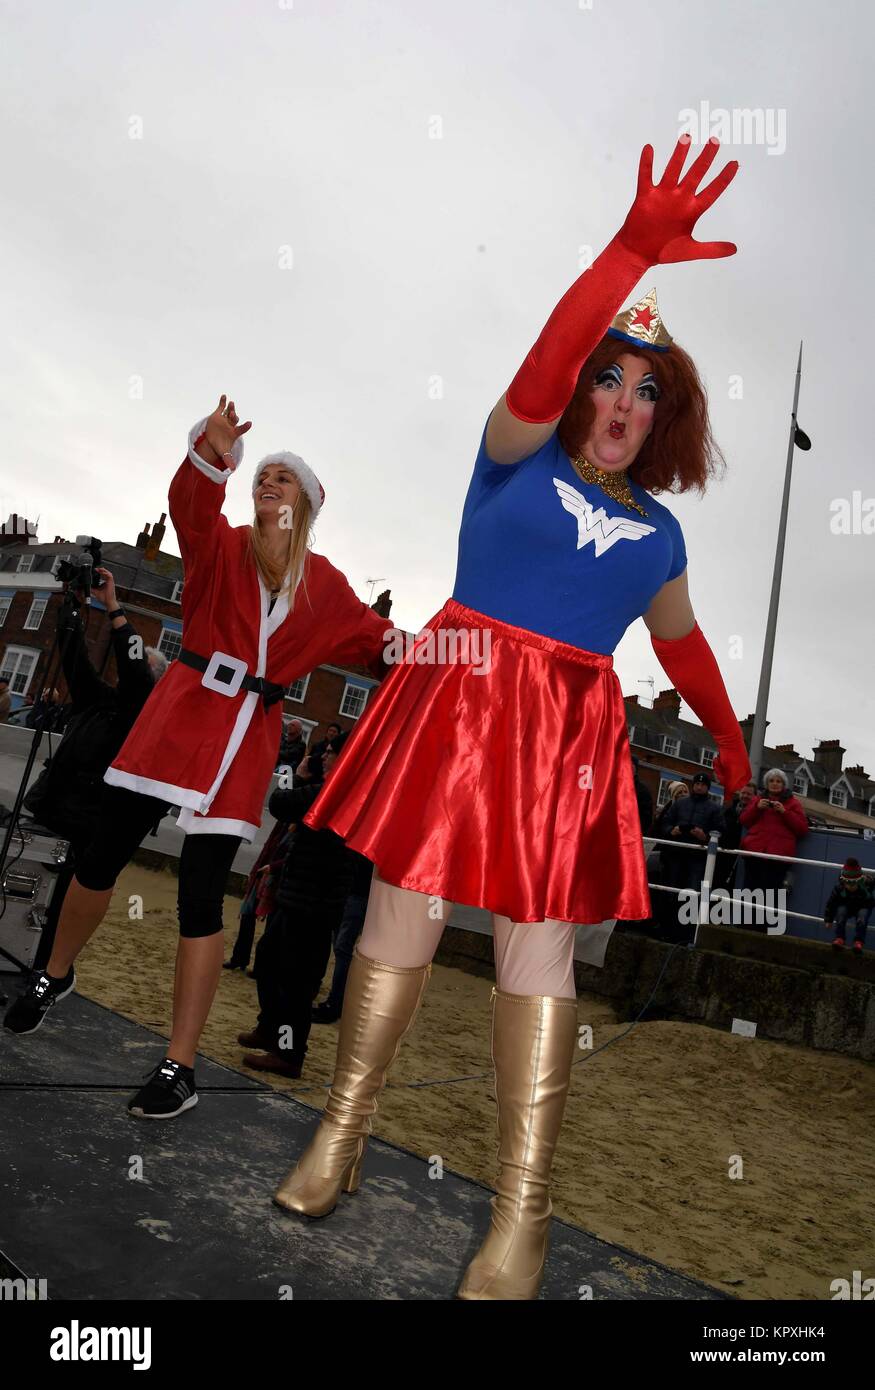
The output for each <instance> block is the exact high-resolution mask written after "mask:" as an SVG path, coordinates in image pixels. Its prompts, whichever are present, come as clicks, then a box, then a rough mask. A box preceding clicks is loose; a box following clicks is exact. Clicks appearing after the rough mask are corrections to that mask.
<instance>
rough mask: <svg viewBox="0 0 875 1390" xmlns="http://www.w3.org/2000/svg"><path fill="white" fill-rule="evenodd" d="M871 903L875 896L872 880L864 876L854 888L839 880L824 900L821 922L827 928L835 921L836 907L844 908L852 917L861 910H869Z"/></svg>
mask: <svg viewBox="0 0 875 1390" xmlns="http://www.w3.org/2000/svg"><path fill="white" fill-rule="evenodd" d="M873 901H875V894H873V883H872V879H871V878H867V877H866V875H865V874H864V875H863V877H862V878H861V879H860V881H859V883H858V884H857V885H856V887H854V888H852V887H851V886H850V884H848V883H843V882H842V880H841V879H839V881H838V883H837V884H836V886H835V888H834V889H833V890H832V892H831V893H830V895H829V897H828V898H827V900H826V906H825V907H824V909H823V920H824V922H825V923H826V924H827V926H829V924H830V923H831V922H834V921H835V915H836V908H837V907H846V908H847V909H848V914H849V916H854V915H855V914H856V913H857V912H859V911H860V910H861V909H862V908H870V907H871V906H872V903H873Z"/></svg>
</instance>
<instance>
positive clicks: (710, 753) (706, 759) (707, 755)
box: [702, 748, 717, 767]
mask: <svg viewBox="0 0 875 1390" xmlns="http://www.w3.org/2000/svg"><path fill="white" fill-rule="evenodd" d="M716 756H717V755H716V753H715V752H714V749H713V748H703V749H702V766H703V767H713V766H714V759H715V757H716Z"/></svg>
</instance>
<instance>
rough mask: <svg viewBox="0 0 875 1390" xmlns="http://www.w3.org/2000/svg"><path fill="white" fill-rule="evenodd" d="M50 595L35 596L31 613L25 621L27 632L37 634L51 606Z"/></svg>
mask: <svg viewBox="0 0 875 1390" xmlns="http://www.w3.org/2000/svg"><path fill="white" fill-rule="evenodd" d="M49 597H50V595H49V594H34V596H33V602H32V603H31V605H30V612H29V613H28V615H27V617H26V618H25V620H24V628H25V631H26V632H36V631H37V629H38V628H39V625H40V623H41V622H42V620H43V618H44V617H45V613H46V609H47V608H48V606H49Z"/></svg>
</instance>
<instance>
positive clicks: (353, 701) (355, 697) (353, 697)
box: [337, 681, 370, 719]
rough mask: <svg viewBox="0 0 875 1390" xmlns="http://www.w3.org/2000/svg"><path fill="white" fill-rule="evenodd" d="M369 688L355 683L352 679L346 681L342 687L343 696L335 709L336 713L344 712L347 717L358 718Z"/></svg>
mask: <svg viewBox="0 0 875 1390" xmlns="http://www.w3.org/2000/svg"><path fill="white" fill-rule="evenodd" d="M369 689H370V686H367V685H356V684H355V683H354V681H347V682H346V685H345V686H344V687H343V697H342V699H341V701H340V708H339V709H338V711H337V712H338V714H345V715H346V717H347V718H348V719H358V717H359V715H360V714H361V713H362V711H363V709H364V707H365V704H366V702H367V698H368V690H369Z"/></svg>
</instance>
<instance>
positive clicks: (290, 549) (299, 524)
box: [248, 488, 313, 612]
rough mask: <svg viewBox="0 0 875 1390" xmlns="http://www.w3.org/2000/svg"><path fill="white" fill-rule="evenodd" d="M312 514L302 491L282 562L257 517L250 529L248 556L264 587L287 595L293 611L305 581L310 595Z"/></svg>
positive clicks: (305, 586)
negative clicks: (308, 585)
mask: <svg viewBox="0 0 875 1390" xmlns="http://www.w3.org/2000/svg"><path fill="white" fill-rule="evenodd" d="M312 513H313V509H312V507H311V506H310V499H309V497H308V496H307V494H306V492H305V491H304V489H303V488H301V490H300V492H299V493H298V500H297V501H296V503H295V508H294V512H293V517H292V525H291V526H290V527H289V528H288V543H287V545H286V550H285V553H284V555H283V556H282V558H281V559H279V560H277V559H275V558H274V556H273V555H271V553H270V551H269V549H268V545H267V539H266V537H265V534H264V531H263V529H262V525H261V522H260V521H259V519H258V517H257V516H256V517H255V518H254V520H253V522H252V525H251V526H250V528H249V546H248V557H249V558H251V559H252V560H253V561H254V562H255V567H256V569H257V570H258V573H259V574H260V575H261V578H262V579H263V581H264V585H265V588H267V589H269V590H271V591H273V590H279V594H280V596H281V595H282V594H285V593H288V595H289V611H290V612H291V610H292V609H293V608H294V606H295V594H296V593H297V590H298V585H299V583H300V582H301V580H302V579H303V581H304V593H305V594H306V593H307V578H306V573H305V567H306V563H307V552H308V551H309V549H310V546H311V544H312V540H313V537H312V533H311V527H310V521H311V517H312ZM308 597H309V595H308Z"/></svg>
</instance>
